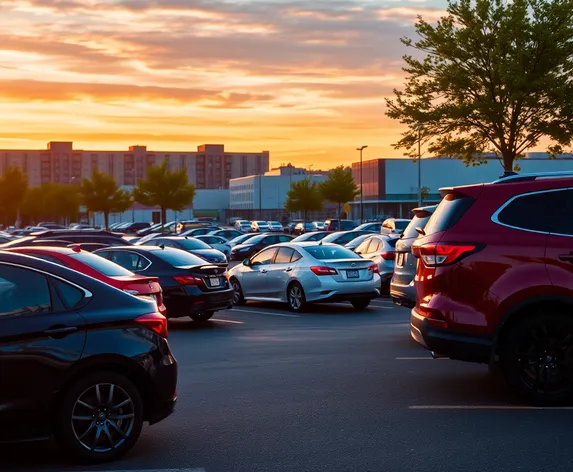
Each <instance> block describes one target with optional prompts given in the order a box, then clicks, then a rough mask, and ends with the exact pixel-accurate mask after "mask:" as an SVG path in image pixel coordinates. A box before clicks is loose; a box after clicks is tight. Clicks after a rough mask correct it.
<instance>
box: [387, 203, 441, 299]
mask: <svg viewBox="0 0 573 472" xmlns="http://www.w3.org/2000/svg"><path fill="white" fill-rule="evenodd" d="M436 207H437V205H432V206H427V207H420V208H415V209H414V210H412V213H413V214H414V218H413V219H412V221H411V222H410V224H409V225H408V226H407V227H406V229H405V230H404V233H403V234H402V237H401V238H400V239H399V240H398V242H397V243H396V262H395V264H394V276H393V277H392V281H391V282H390V296H391V297H392V300H394V303H396V304H397V305H402V306H406V307H409V308H412V307H414V305H415V304H416V290H415V287H414V276H415V275H416V262H417V261H416V258H415V257H414V256H413V255H412V244H413V243H414V241H415V240H416V238H417V237H418V235H419V233H418V231H417V230H416V228H420V229H424V227H425V226H426V224H427V223H428V220H429V219H430V216H432V214H433V213H434V210H435V209H436Z"/></svg>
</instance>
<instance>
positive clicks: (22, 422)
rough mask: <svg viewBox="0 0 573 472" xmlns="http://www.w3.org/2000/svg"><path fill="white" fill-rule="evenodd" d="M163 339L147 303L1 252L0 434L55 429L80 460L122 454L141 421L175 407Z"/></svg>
mask: <svg viewBox="0 0 573 472" xmlns="http://www.w3.org/2000/svg"><path fill="white" fill-rule="evenodd" d="M32 288H33V289H32ZM166 338H167V320H166V319H165V317H164V316H162V315H161V314H159V313H157V306H156V305H155V303H154V302H152V301H150V300H145V299H142V298H137V297H134V296H131V295H129V294H127V293H124V292H122V291H121V290H117V289H116V288H113V287H111V286H109V285H107V284H105V283H103V282H100V281H98V280H96V279H93V278H91V277H88V276H86V275H83V274H81V273H79V272H76V271H73V270H71V269H68V268H66V267H63V266H60V265H57V264H52V263H51V262H47V261H43V260H41V259H37V258H34V257H30V256H25V255H21V254H15V253H8V252H0V385H1V386H2V388H0V442H2V441H27V440H31V439H42V438H48V437H50V436H52V435H53V436H55V438H56V440H57V441H58V443H59V444H60V445H61V446H62V447H64V448H65V449H66V450H67V451H68V452H69V453H71V454H73V455H75V456H76V457H78V458H79V459H81V460H90V461H97V462H100V461H108V460H112V459H115V458H118V457H119V456H121V455H123V454H125V453H126V452H127V451H129V450H130V449H131V447H132V446H133V445H134V444H135V442H136V441H137V439H138V437H139V434H140V432H141V428H142V425H143V422H144V421H148V422H149V423H150V424H153V423H157V422H158V421H160V420H162V419H163V418H166V417H167V416H169V415H170V414H171V413H172V412H173V409H174V406H175V402H176V393H175V390H176V384H177V363H176V361H175V359H174V357H173V355H172V354H171V351H170V350H169V345H168V343H167V339H166Z"/></svg>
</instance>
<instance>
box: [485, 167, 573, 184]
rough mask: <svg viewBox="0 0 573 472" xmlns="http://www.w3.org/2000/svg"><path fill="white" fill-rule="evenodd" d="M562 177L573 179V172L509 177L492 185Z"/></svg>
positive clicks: (539, 173)
mask: <svg viewBox="0 0 573 472" xmlns="http://www.w3.org/2000/svg"><path fill="white" fill-rule="evenodd" d="M560 177H573V171H570V170H564V171H557V172H532V173H529V174H517V175H509V176H507V177H501V178H499V179H498V180H494V181H493V182H492V184H507V183H517V182H531V181H534V180H538V179H557V178H560Z"/></svg>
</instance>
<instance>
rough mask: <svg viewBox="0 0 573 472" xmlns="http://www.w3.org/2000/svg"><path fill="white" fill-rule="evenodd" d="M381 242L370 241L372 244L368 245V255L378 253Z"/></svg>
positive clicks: (374, 239) (376, 240) (377, 240)
mask: <svg viewBox="0 0 573 472" xmlns="http://www.w3.org/2000/svg"><path fill="white" fill-rule="evenodd" d="M380 245H381V241H380V240H379V239H378V238H372V239H371V240H370V244H369V245H368V250H367V253H368V254H372V253H373V252H378V251H379V250H380Z"/></svg>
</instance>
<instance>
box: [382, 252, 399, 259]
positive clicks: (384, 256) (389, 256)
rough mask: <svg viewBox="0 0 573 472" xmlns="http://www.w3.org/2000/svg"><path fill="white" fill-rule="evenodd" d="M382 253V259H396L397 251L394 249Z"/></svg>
mask: <svg viewBox="0 0 573 472" xmlns="http://www.w3.org/2000/svg"><path fill="white" fill-rule="evenodd" d="M380 255H381V256H382V259H384V260H385V261H393V260H394V259H396V253H395V252H394V251H391V252H383V253H382V254H380Z"/></svg>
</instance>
